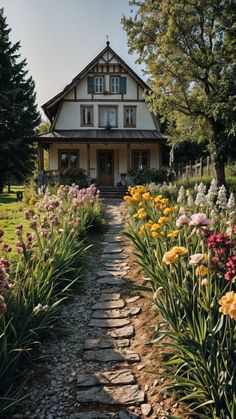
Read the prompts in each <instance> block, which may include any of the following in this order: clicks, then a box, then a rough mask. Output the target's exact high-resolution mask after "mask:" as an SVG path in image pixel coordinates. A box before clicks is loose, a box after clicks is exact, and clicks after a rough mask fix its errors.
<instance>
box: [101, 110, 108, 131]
mask: <svg viewBox="0 0 236 419" xmlns="http://www.w3.org/2000/svg"><path fill="white" fill-rule="evenodd" d="M100 112H101V126H102V127H105V126H106V125H108V121H107V109H106V108H102V109H101V111H100Z"/></svg>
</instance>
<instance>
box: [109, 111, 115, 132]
mask: <svg viewBox="0 0 236 419" xmlns="http://www.w3.org/2000/svg"><path fill="white" fill-rule="evenodd" d="M109 125H111V127H114V126H116V109H114V108H110V112H109Z"/></svg>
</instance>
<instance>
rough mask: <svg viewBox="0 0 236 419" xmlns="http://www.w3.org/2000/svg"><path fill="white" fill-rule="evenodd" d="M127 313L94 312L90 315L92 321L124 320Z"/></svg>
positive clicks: (113, 311)
mask: <svg viewBox="0 0 236 419" xmlns="http://www.w3.org/2000/svg"><path fill="white" fill-rule="evenodd" d="M128 313H129V312H128V311H126V310H123V311H121V310H118V309H117V310H95V311H94V312H93V313H92V318H94V319H125V318H127V317H128V315H129V314H128Z"/></svg>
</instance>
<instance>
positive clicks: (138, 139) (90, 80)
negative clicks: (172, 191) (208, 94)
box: [38, 42, 163, 186]
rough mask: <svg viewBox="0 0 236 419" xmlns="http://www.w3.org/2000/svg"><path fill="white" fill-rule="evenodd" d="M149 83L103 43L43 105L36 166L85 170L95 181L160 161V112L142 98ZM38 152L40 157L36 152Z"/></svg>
mask: <svg viewBox="0 0 236 419" xmlns="http://www.w3.org/2000/svg"><path fill="white" fill-rule="evenodd" d="M148 89H149V87H148V86H147V84H146V83H145V82H144V81H143V80H142V79H141V78H140V77H139V76H138V75H137V74H136V73H135V72H134V71H133V70H132V69H131V68H130V67H129V66H128V65H127V64H126V63H125V62H124V61H123V60H122V59H121V58H120V57H119V56H118V55H117V54H116V53H115V51H113V50H112V49H111V47H110V45H109V42H107V45H106V48H105V49H104V50H103V51H102V52H101V53H100V54H99V55H98V56H97V57H96V58H95V59H94V60H93V61H92V62H91V63H89V64H88V66H87V67H86V68H85V69H84V70H83V71H81V72H80V73H79V74H78V75H77V76H76V77H75V78H74V79H73V80H72V82H71V83H70V84H69V85H67V86H66V87H65V89H64V90H63V91H62V92H60V93H59V94H58V95H56V96H55V97H53V98H52V99H51V100H49V101H48V102H47V103H45V104H44V105H43V110H44V112H45V114H46V115H47V117H48V118H49V120H50V121H51V130H50V132H49V133H47V134H44V135H41V136H39V137H38V143H39V164H40V165H39V171H40V173H41V175H42V176H43V175H45V170H44V167H43V148H46V149H47V150H48V151H49V172H50V173H54V174H56V173H58V172H59V171H60V170H66V169H67V168H81V169H84V170H86V173H87V175H88V176H89V177H90V178H91V179H96V180H97V182H98V184H99V185H103V186H104V185H107V186H108V185H109V186H116V185H118V184H120V181H121V179H122V182H123V183H125V182H126V181H127V180H128V174H129V171H130V169H136V168H153V169H158V168H159V167H160V165H161V144H162V142H163V138H162V134H161V132H160V126H159V121H158V118H157V117H156V116H155V115H153V114H152V113H151V112H150V110H149V109H148V106H147V104H146V102H145V99H144V93H145V91H146V90H148ZM40 156H41V157H40Z"/></svg>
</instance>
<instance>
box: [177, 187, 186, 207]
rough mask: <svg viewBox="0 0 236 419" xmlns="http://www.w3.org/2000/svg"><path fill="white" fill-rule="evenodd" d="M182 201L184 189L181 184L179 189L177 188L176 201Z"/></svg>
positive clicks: (183, 199)
mask: <svg viewBox="0 0 236 419" xmlns="http://www.w3.org/2000/svg"><path fill="white" fill-rule="evenodd" d="M184 201H185V189H184V187H183V186H181V187H180V189H179V194H178V198H177V202H178V204H181V203H182V202H184Z"/></svg>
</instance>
